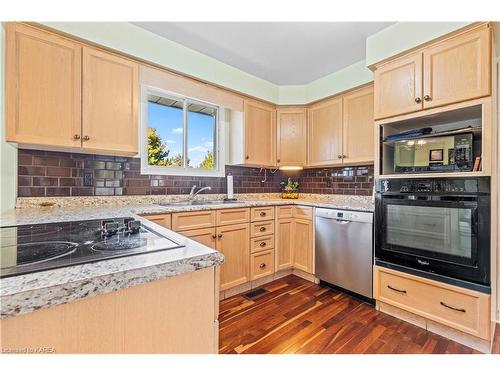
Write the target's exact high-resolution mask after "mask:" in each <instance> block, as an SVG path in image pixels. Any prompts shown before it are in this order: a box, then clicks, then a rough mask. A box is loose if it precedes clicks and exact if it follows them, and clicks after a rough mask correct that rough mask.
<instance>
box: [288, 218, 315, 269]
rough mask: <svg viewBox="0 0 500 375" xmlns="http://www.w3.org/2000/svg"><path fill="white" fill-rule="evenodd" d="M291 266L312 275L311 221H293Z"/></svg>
mask: <svg viewBox="0 0 500 375" xmlns="http://www.w3.org/2000/svg"><path fill="white" fill-rule="evenodd" d="M292 233H293V234H292V236H293V237H292V238H293V249H294V254H293V266H294V268H297V269H299V270H302V271H304V272H309V273H312V262H313V259H312V258H313V238H312V236H313V226H312V221H310V220H303V219H295V221H294V223H293V232H292Z"/></svg>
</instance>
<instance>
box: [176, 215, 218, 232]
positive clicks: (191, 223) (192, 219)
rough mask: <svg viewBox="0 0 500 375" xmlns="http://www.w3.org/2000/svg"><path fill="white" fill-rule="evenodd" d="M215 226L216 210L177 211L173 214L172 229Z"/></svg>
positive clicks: (181, 229) (182, 229)
mask: <svg viewBox="0 0 500 375" xmlns="http://www.w3.org/2000/svg"><path fill="white" fill-rule="evenodd" d="M207 227H215V211H196V212H176V213H174V214H172V229H173V230H175V231H184V230H191V229H200V228H207Z"/></svg>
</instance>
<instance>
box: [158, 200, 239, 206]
mask: <svg viewBox="0 0 500 375" xmlns="http://www.w3.org/2000/svg"><path fill="white" fill-rule="evenodd" d="M235 203H241V202H239V201H236V202H227V201H223V200H218V201H180V202H168V203H160V206H164V207H185V206H210V205H218V204H224V205H226V204H235Z"/></svg>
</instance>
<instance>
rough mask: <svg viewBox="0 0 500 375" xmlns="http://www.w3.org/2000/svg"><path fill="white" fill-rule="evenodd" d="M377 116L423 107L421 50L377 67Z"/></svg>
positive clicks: (396, 113) (388, 115) (386, 115)
mask: <svg viewBox="0 0 500 375" xmlns="http://www.w3.org/2000/svg"><path fill="white" fill-rule="evenodd" d="M374 80H375V106H374V112H375V119H381V118H386V117H391V116H396V115H401V114H404V113H410V112H415V111H419V110H421V109H422V108H423V107H422V100H423V99H422V53H421V52H417V53H414V54H411V55H409V56H404V57H402V58H399V59H397V60H394V61H391V62H389V63H386V64H383V65H381V66H380V67H377V69H376V70H375V73H374Z"/></svg>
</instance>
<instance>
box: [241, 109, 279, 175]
mask: <svg viewBox="0 0 500 375" xmlns="http://www.w3.org/2000/svg"><path fill="white" fill-rule="evenodd" d="M244 137H245V140H244V145H245V146H244V147H245V155H244V158H245V160H244V164H246V165H255V166H268V167H271V166H275V165H276V110H275V108H274V107H273V106H270V105H268V104H265V103H262V102H257V101H250V100H246V101H245V103H244Z"/></svg>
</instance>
